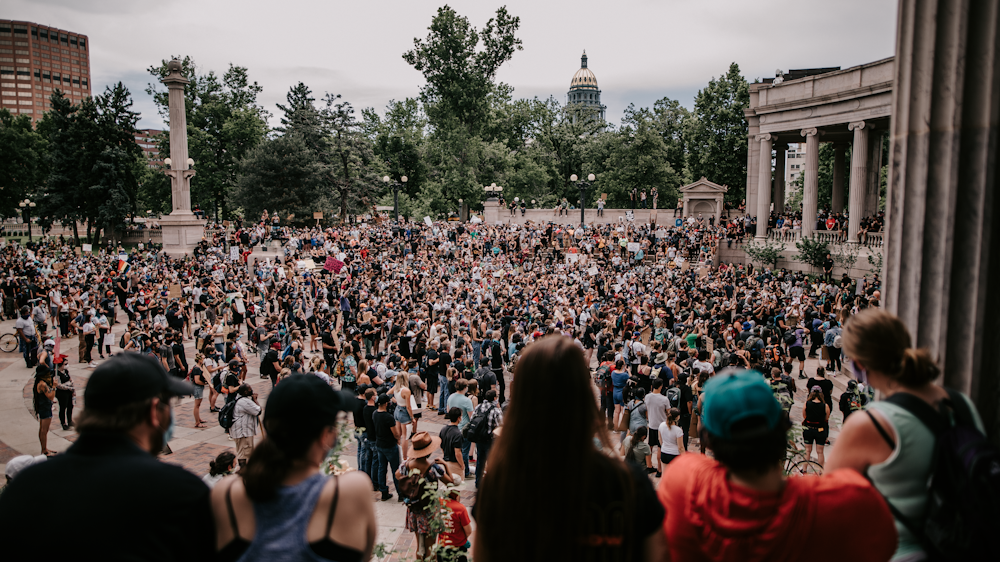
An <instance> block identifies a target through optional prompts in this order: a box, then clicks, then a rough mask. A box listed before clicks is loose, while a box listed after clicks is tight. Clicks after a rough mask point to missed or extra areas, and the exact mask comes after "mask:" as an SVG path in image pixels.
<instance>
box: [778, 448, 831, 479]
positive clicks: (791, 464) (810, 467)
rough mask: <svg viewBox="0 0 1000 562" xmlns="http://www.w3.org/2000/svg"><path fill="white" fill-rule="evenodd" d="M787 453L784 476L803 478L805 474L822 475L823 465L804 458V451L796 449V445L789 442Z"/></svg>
mask: <svg viewBox="0 0 1000 562" xmlns="http://www.w3.org/2000/svg"><path fill="white" fill-rule="evenodd" d="M788 444H789V447H788V452H787V454H786V455H785V466H784V472H785V476H804V475H806V474H815V475H816V476H819V475H821V474H823V465H821V464H819V463H818V462H816V461H814V460H812V459H809V458H806V455H805V449H799V448H797V446H796V444H795V443H794V442H792V441H789V443H788Z"/></svg>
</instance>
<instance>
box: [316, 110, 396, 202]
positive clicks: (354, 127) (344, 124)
mask: <svg viewBox="0 0 1000 562" xmlns="http://www.w3.org/2000/svg"><path fill="white" fill-rule="evenodd" d="M324 102H325V103H326V107H325V108H323V110H322V111H321V115H322V118H323V124H324V127H325V133H326V136H327V138H328V139H329V140H328V146H329V156H328V157H327V158H324V160H327V161H328V162H329V164H328V165H327V177H328V178H329V180H330V183H332V185H333V187H334V190H335V191H336V194H337V201H338V202H339V207H340V216H341V217H342V218H343V217H346V216H347V213H348V212H349V211H354V212H361V213H367V212H370V211H371V210H372V206H374V205H375V202H376V201H377V200H378V197H379V195H380V193H381V192H382V190H384V189H385V185H384V184H383V182H382V181H380V180H379V172H380V171H381V166H380V165H379V164H378V163H377V162H376V159H375V152H374V151H373V150H372V147H371V143H370V142H369V139H368V138H367V137H365V136H364V134H363V131H362V127H361V123H360V122H358V120H357V118H356V117H355V116H354V107H353V106H352V105H351V104H350V102H347V101H344V100H341V99H340V95H333V94H327V95H326V96H325V97H324Z"/></svg>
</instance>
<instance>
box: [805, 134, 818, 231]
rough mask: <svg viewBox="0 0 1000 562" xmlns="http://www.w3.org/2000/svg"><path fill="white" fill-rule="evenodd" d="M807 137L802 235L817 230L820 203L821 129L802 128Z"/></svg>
mask: <svg viewBox="0 0 1000 562" xmlns="http://www.w3.org/2000/svg"><path fill="white" fill-rule="evenodd" d="M801 134H802V136H803V137H805V138H806V172H805V178H803V179H804V181H803V183H802V236H803V237H806V236H812V234H813V231H814V230H816V207H817V205H818V203H819V130H817V129H816V128H815V127H813V128H811V129H802V132H801Z"/></svg>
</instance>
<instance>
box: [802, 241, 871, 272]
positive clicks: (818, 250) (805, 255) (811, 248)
mask: <svg viewBox="0 0 1000 562" xmlns="http://www.w3.org/2000/svg"><path fill="white" fill-rule="evenodd" d="M795 248H796V249H797V250H798V251H799V253H798V254H796V255H795V256H793V259H796V260H799V261H800V262H803V263H806V264H809V265H810V266H812V267H813V268H814V269H821V268H822V267H823V262H824V261H826V255H827V254H828V253H830V246H829V244H827V243H826V242H821V241H820V240H819V239H817V238H808V237H805V238H801V239H799V240H798V241H797V242H795ZM855 259H857V258H855Z"/></svg>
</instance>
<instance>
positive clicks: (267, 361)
mask: <svg viewBox="0 0 1000 562" xmlns="http://www.w3.org/2000/svg"><path fill="white" fill-rule="evenodd" d="M279 349H281V344H280V343H275V344H273V345H271V347H270V348H269V349H268V350H267V353H265V354H264V357H263V358H262V359H261V360H260V378H262V379H263V378H267V377H270V379H271V388H274V385H276V384H278V374H279V373H280V372H281V364H280V363H279V361H280V359H279V358H278V350H279Z"/></svg>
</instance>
